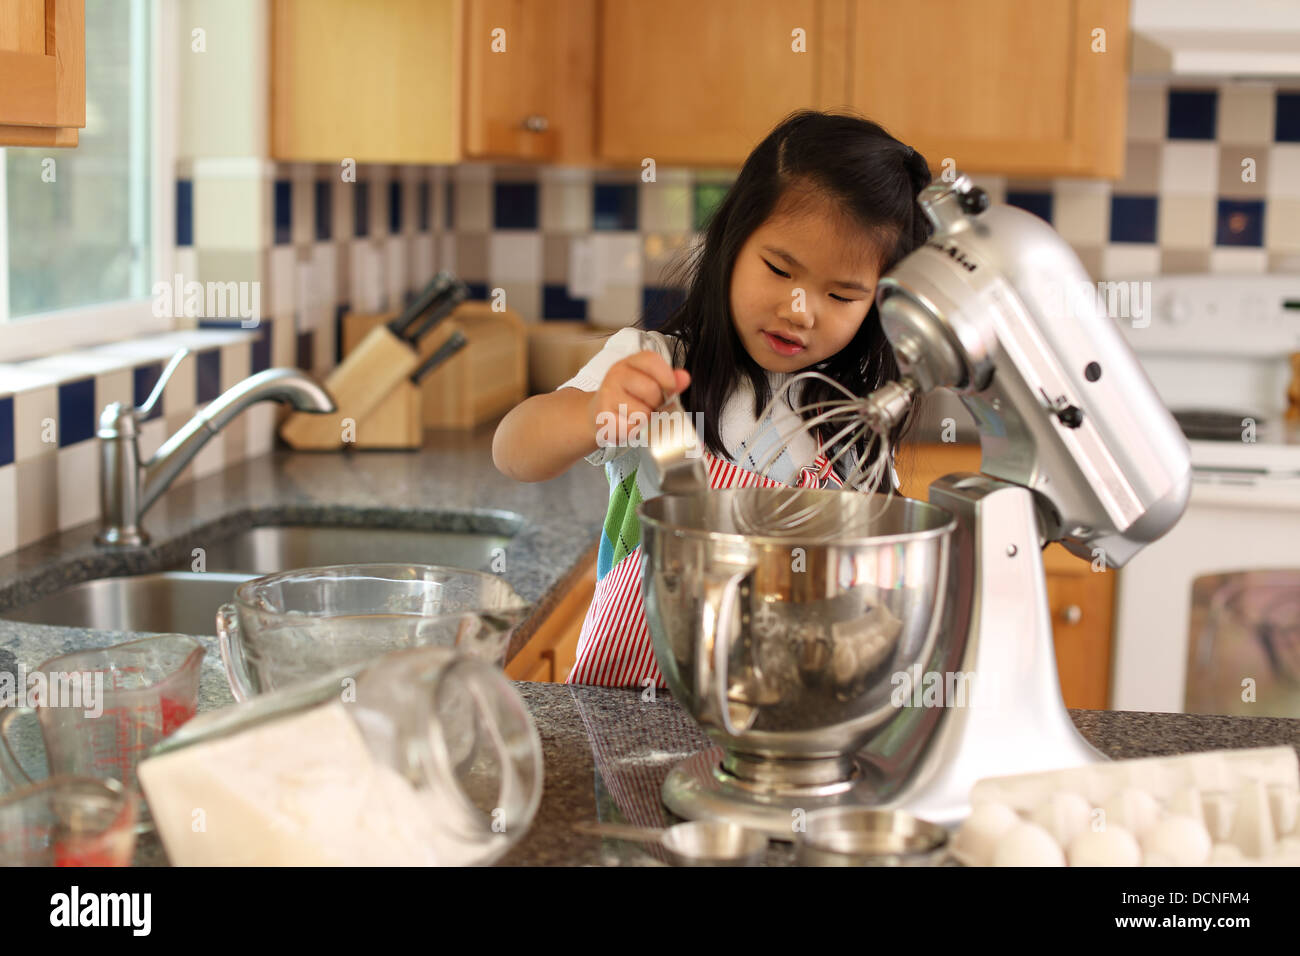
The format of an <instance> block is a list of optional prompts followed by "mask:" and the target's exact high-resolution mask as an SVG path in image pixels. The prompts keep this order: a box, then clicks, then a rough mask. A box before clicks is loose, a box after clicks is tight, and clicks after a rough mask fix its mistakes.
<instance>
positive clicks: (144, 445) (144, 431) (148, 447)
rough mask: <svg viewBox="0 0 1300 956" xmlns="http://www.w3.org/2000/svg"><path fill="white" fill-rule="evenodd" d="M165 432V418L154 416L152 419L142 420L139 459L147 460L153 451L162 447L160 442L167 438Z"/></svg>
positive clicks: (167, 435)
mask: <svg viewBox="0 0 1300 956" xmlns="http://www.w3.org/2000/svg"><path fill="white" fill-rule="evenodd" d="M169 437H170V436H169V434H168V432H167V419H165V418H155V419H153V420H152V421H148V422H142V423H141V424H140V438H139V445H140V460H141V461H148V460H149V459H150V458H152V457H153V455H154V452H156V451H157V450H158V449H159V448H161V447H162V443H163V442H164V441H166V440H167V439H168V438H169Z"/></svg>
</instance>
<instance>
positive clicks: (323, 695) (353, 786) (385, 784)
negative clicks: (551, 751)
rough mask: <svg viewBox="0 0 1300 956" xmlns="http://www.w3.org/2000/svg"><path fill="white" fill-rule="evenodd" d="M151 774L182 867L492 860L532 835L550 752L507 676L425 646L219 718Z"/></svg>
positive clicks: (151, 790) (180, 740) (162, 823)
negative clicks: (545, 758) (546, 751)
mask: <svg viewBox="0 0 1300 956" xmlns="http://www.w3.org/2000/svg"><path fill="white" fill-rule="evenodd" d="M140 778H141V781H142V784H143V788H144V793H145V794H146V796H147V797H148V800H149V803H150V806H151V807H152V810H153V816H154V820H155V821H156V823H157V828H158V834H159V836H160V837H161V838H162V842H163V845H164V846H165V847H166V849H167V854H168V857H169V858H170V859H171V861H172V863H173V864H175V865H178V866H318V865H362V866H422V865H439V866H448V865H470V864H473V865H482V864H487V863H491V862H493V861H494V860H496V859H499V858H500V857H501V855H502V854H504V853H505V852H506V851H507V850H509V849H510V847H511V846H513V845H514V844H515V843H516V842H517V841H518V840H519V839H520V838H521V837H522V836H523V834H524V833H525V832H526V831H527V830H528V828H529V826H530V824H531V822H532V819H533V816H534V814H535V813H536V811H537V807H538V805H539V803H540V801H541V793H542V752H541V742H540V738H539V737H538V734H537V728H536V726H535V725H534V724H533V721H532V718H531V716H530V715H529V713H528V710H527V708H526V707H525V705H524V702H523V700H522V699H520V697H519V695H518V693H517V692H516V690H515V689H514V688H513V687H512V686H511V684H510V682H509V681H508V680H506V678H505V675H504V674H503V673H502V672H501V671H500V669H499V668H497V667H496V666H494V665H492V664H489V663H488V662H486V661H483V660H481V659H478V658H475V657H473V656H470V655H468V654H464V653H461V652H458V651H457V650H455V649H454V648H448V647H419V648H408V649H405V650H400V651H393V652H390V653H389V654H386V655H384V656H382V657H379V658H375V659H372V660H370V661H367V662H365V663H364V664H362V665H360V666H359V667H356V668H341V669H338V670H336V671H334V672H332V673H329V674H326V675H324V676H322V677H320V678H317V679H316V680H314V681H309V682H299V683H296V684H294V685H292V686H290V687H286V688H283V689H281V690H276V691H271V692H268V693H264V694H259V695H258V696H257V697H255V698H253V699H252V700H250V701H246V702H244V703H240V704H236V705H235V706H234V707H227V708H224V709H222V710H220V711H215V712H212V713H209V714H204V715H203V716H202V717H200V718H198V719H196V720H194V721H193V722H192V723H190V724H189V725H187V726H186V727H185V728H184V729H182V730H181V731H180V732H179V733H177V734H176V735H175V736H173V737H171V738H170V739H168V740H167V741H166V742H165V743H164V744H163V745H162V746H160V747H159V748H158V749H157V750H156V751H155V752H154V753H153V754H151V755H150V756H149V758H148V759H147V760H146V761H145V762H144V763H143V764H142V765H141V767H140Z"/></svg>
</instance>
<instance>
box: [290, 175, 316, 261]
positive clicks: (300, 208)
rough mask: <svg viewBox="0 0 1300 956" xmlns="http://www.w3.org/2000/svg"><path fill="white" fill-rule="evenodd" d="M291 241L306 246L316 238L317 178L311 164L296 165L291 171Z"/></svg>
mask: <svg viewBox="0 0 1300 956" xmlns="http://www.w3.org/2000/svg"><path fill="white" fill-rule="evenodd" d="M289 181H290V183H292V186H291V187H290V189H291V191H292V193H293V198H292V200H291V202H292V207H291V210H290V211H291V215H290V217H289V223H290V228H291V231H290V241H291V242H292V244H293V245H295V246H298V245H305V244H307V243H310V242H312V241H313V240H315V238H316V176H315V175H314V171H313V169H312V166H311V164H310V163H294V164H293V166H292V167H291V171H290V179H289Z"/></svg>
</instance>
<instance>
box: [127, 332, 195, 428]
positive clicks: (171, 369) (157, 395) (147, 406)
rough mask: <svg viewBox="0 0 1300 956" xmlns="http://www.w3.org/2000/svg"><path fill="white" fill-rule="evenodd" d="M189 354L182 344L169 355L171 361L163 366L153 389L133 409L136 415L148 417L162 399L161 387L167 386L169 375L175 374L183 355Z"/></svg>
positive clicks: (183, 358)
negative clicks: (137, 406)
mask: <svg viewBox="0 0 1300 956" xmlns="http://www.w3.org/2000/svg"><path fill="white" fill-rule="evenodd" d="M189 354H190V350H189V349H187V348H185V347H183V346H182V347H181V348H179V349H177V350H176V352H175V353H174V354H173V355H172V357H171V361H169V362H168V363H167V367H166V368H164V369H163V370H162V374H161V375H159V376H158V383H157V384H156V385H154V387H153V391H152V392H150V393H149V397H148V398H146V399H145V400H144V404H143V405H141V406H140V407H139V408H137V409H136V410H135V413H136V415H137V416H139V417H140V418H148V417H149V414H150V413H151V412H152V411H153V407H154V406H155V405H157V404H158V403H159V402H160V401H161V400H162V393H163V389H165V388H166V387H167V383H168V382H169V381H170V380H171V377H172V376H173V375H174V374H176V370H177V369H178V368H180V365H181V362H183V361H185V356H187V355H189Z"/></svg>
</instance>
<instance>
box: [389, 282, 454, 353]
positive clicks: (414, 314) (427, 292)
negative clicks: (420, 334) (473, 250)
mask: <svg viewBox="0 0 1300 956" xmlns="http://www.w3.org/2000/svg"><path fill="white" fill-rule="evenodd" d="M455 281H456V277H455V276H453V275H452V274H451V273H450V272H439V273H438V274H437V275H436V276H434V277H433V279H432V280H430V282H429V284H428V285H426V286H425V287H424V288H423V289H421V290H420V291H419V293H418V294H417V295H416V297H415V298H414V299H412V300H411V304H410V305H408V306H407V307H406V308H405V309H403V310H402V314H401V315H399V316H398V317H397V318H395V319H393V320H392V321H390V322H389V323H388V330H389V331H390V332H392V333H393V334H394V335H396V336H397V337H398V338H402V337H403V336H402V334H403V333H404V332H405V331H406V330H407V329H408V328H409V327H410V326H411V325H412V324H413V323H414V322H415V321H416V320H417V319H419V318H420V316H422V315H423V314H424V313H425V312H427V311H428V310H429V306H431V305H433V303H434V302H436V301H437V299H438V297H439V296H440V295H442V294H443V293H444V292H445V291H446V290H447V289H448V288H450V287H451V285H452V283H453V282H455Z"/></svg>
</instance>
